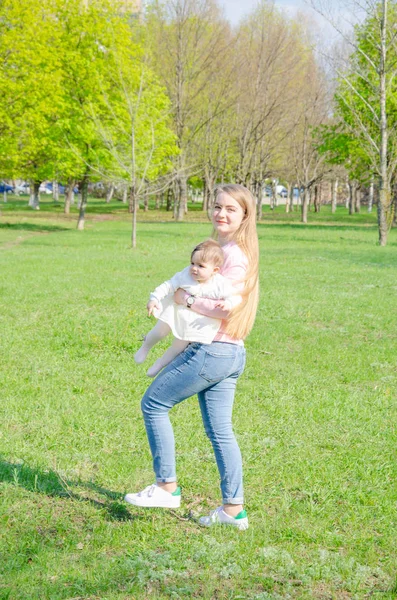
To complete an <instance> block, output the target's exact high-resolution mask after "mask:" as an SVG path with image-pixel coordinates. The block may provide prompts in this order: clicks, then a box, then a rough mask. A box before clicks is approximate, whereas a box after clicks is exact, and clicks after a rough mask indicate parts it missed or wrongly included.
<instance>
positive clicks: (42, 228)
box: [0, 223, 69, 233]
mask: <svg viewBox="0 0 397 600" xmlns="http://www.w3.org/2000/svg"><path fill="white" fill-rule="evenodd" d="M0 229H11V230H16V231H37V232H39V233H40V232H42V233H45V232H50V231H69V229H67V228H66V227H59V225H36V224H35V223H0Z"/></svg>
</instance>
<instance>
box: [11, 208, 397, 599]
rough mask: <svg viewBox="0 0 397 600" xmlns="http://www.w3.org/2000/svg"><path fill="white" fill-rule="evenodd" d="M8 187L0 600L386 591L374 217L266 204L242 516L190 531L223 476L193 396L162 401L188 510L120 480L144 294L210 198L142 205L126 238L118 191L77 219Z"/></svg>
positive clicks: (136, 429) (250, 351)
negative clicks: (184, 208)
mask: <svg viewBox="0 0 397 600" xmlns="http://www.w3.org/2000/svg"><path fill="white" fill-rule="evenodd" d="M19 202H21V201H20V200H15V201H14V202H11V201H10V202H9V203H8V204H7V205H3V204H1V209H2V215H1V217H0V268H1V280H0V303H1V308H0V328H1V332H2V335H1V337H0V356H1V359H0V389H1V400H0V419H1V423H2V427H1V430H0V536H1V537H0V582H1V583H0V598H1V599H6V598H7V599H10V600H25V599H28V600H36V599H37V600H39V599H40V600H41V599H47V598H48V599H51V600H58V599H69V600H71V599H74V600H77V599H84V600H89V599H90V600H94V599H101V600H127V599H128V600H133V599H146V598H150V599H166V598H203V599H211V600H212V599H217V600H218V599H219V600H226V599H228V600H243V599H244V600H248V599H249V600H278V599H284V598H285V599H318V600H328V599H330V600H331V599H342V600H346V599H349V598H352V599H353V598H354V599H356V598H357V599H364V598H372V597H373V598H396V597H397V581H396V566H397V564H396V563H397V560H396V558H397V550H396V544H395V531H396V526H397V517H396V510H397V487H396V479H397V456H396V454H397V452H396V447H397V445H396V442H397V439H396V438H397V436H396V430H397V403H396V400H397V398H396V389H397V385H396V384H397V368H396V362H397V361H396V342H397V326H396V317H395V306H396V291H397V251H396V250H397V233H396V231H392V232H391V234H390V237H389V244H388V246H387V247H386V248H380V247H378V246H377V245H376V240H377V231H376V215H374V214H373V215H367V214H365V213H363V214H361V215H356V216H354V217H349V216H348V215H346V211H345V210H344V209H338V212H337V214H336V215H332V216H331V215H330V213H329V209H328V210H327V209H325V210H323V211H322V213H320V215H313V214H311V215H310V220H311V224H310V225H308V226H302V225H300V224H299V223H298V220H299V216H298V214H297V213H294V214H293V215H292V216H289V215H285V214H284V213H283V212H282V210H281V209H279V210H278V211H277V212H276V214H273V213H272V214H271V213H270V212H269V213H268V212H266V213H265V215H264V217H265V218H264V220H263V222H261V223H260V224H259V225H258V233H259V238H260V248H261V300H260V307H259V311H258V317H257V321H256V325H255V328H254V330H253V332H252V334H251V335H250V337H249V338H248V340H247V342H246V347H247V355H248V361H247V368H246V371H245V373H244V375H243V376H242V378H241V380H240V382H239V385H238V391H237V397H236V404H235V415H234V423H235V431H236V434H237V436H238V439H239V442H240V445H241V449H242V453H243V459H244V465H245V488H246V508H247V511H248V515H249V519H250V528H249V529H248V531H246V532H238V531H235V530H229V529H227V528H211V529H208V530H207V529H204V530H203V529H202V528H200V527H199V526H198V525H197V522H196V521H197V516H198V515H199V514H202V513H206V511H208V510H209V509H212V508H214V507H215V506H217V505H218V504H219V489H218V477H217V470H216V465H215V463H214V458H213V454H212V450H211V448H210V446H209V442H208V440H207V439H206V437H205V434H204V432H203V429H202V425H201V421H200V415H199V410H198V406H197V402H196V399H195V398H192V399H190V400H188V401H187V402H185V403H183V404H182V405H181V406H179V407H177V408H176V409H175V410H174V411H173V414H172V420H173V424H174V427H175V433H176V439H177V460H178V473H179V477H180V479H179V481H180V484H181V486H182V489H183V502H182V507H181V509H180V510H175V511H170V512H166V511H162V510H160V509H147V510H144V509H135V508H133V507H131V506H129V505H125V504H124V503H123V501H122V498H123V495H124V494H125V492H127V491H135V490H138V489H140V488H142V487H144V486H145V485H147V484H149V483H151V482H152V479H153V475H152V471H151V465H150V454H149V450H148V445H147V441H146V435H145V432H144V427H143V422H142V418H141V414H140V407H139V404H140V398H141V396H142V394H143V392H144V390H145V387H146V386H147V384H148V379H147V378H146V376H145V370H146V367H145V366H144V365H141V366H136V365H135V363H134V362H133V353H134V351H135V350H136V349H137V347H138V345H139V340H140V339H141V337H142V336H143V335H144V333H145V332H146V331H147V329H148V327H150V323H151V322H150V321H149V319H148V318H147V317H146V316H145V304H146V301H147V296H148V293H149V291H150V290H151V289H153V288H154V287H155V286H156V285H157V284H158V283H160V282H161V281H163V280H165V279H167V278H169V277H170V275H172V274H173V273H174V272H175V271H177V270H179V269H181V268H183V267H184V266H185V265H186V263H187V261H188V259H189V255H190V250H191V247H192V245H193V244H194V243H196V242H198V241H201V240H202V239H205V238H206V237H207V236H208V235H209V234H210V226H209V224H208V223H207V222H206V217H205V215H203V214H202V213H201V212H199V211H194V214H193V213H192V214H193V216H191V217H189V218H190V219H191V220H190V221H188V222H186V223H180V224H178V223H173V222H164V221H170V219H169V218H168V215H167V214H166V213H165V212H161V213H160V212H156V211H149V213H144V212H143V211H140V213H139V219H140V222H139V224H138V248H137V249H136V250H134V251H132V250H131V249H130V224H129V217H128V215H127V214H126V213H125V210H124V211H121V210H120V206H121V205H120V203H112V204H111V205H109V206H107V205H105V204H104V203H103V201H102V202H99V201H98V202H97V203H96V204H95V202H93V203H92V206H91V208H92V211H91V213H89V214H88V217H89V220H88V222H87V228H86V230H85V231H84V232H77V231H76V230H75V219H76V214H72V215H71V217H68V218H65V217H64V216H63V215H62V209H61V208H54V206H53V204H52V203H51V202H50V201H49V202H48V203H47V204H48V206H46V205H44V203H43V206H42V210H41V211H40V212H39V211H36V212H29V211H27V210H26V208H25V207H23V206H22V205H20V204H18V203H19ZM25 204H26V200H25ZM95 207H96V208H95ZM104 212H106V213H107V214H106V215H105V216H104V215H103V213H104ZM164 215H165V217H164ZM151 220H152V221H153V222H150V221H151ZM193 221H197V222H193ZM165 347H166V343H163V344H162V346H160V347H158V348H156V350H154V351H153V353H152V358H153V359H154V358H155V357H157V356H158V355H159V354H160V353H161V352H162V350H163V349H164V348H165Z"/></svg>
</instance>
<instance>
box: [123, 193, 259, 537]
mask: <svg viewBox="0 0 397 600" xmlns="http://www.w3.org/2000/svg"><path fill="white" fill-rule="evenodd" d="M212 223H213V226H214V232H215V237H217V239H218V241H219V243H220V245H221V246H222V250H223V252H224V255H225V262H224V264H223V267H222V270H221V273H222V275H223V276H224V277H226V278H227V279H229V280H230V281H231V282H232V283H234V284H235V286H236V288H237V289H238V291H239V292H240V294H241V296H242V302H241V304H239V306H237V307H236V308H235V309H234V310H233V311H231V312H230V311H229V312H228V311H226V310H222V309H221V308H216V306H215V305H216V304H217V302H218V301H217V300H210V299H206V298H194V297H193V296H190V295H189V294H188V293H187V292H185V291H184V290H177V291H176V293H175V297H174V299H175V302H177V303H178V304H185V305H186V306H188V307H189V308H190V309H191V310H193V311H195V312H197V313H200V314H204V315H207V316H210V317H214V318H218V319H219V318H220V319H222V320H223V321H222V325H221V328H220V330H219V332H218V334H217V336H216V337H215V340H214V341H213V342H212V343H211V344H200V343H195V342H194V343H191V344H189V346H188V347H187V349H186V350H185V351H184V352H182V353H181V354H180V355H179V356H177V358H175V360H173V361H172V362H171V363H170V364H169V365H168V366H167V367H166V368H165V369H164V370H163V371H162V372H161V373H160V374H159V375H158V376H157V378H156V379H155V380H154V381H153V383H152V384H151V386H150V387H149V388H148V390H147V391H146V393H145V395H144V397H143V399H142V405H141V406H142V412H143V416H144V420H145V426H146V432H147V436H148V440H149V444H150V449H151V452H152V456H153V468H154V472H155V475H156V484H154V485H151V486H148V487H147V488H145V489H144V490H142V491H141V492H139V493H135V494H127V495H126V497H125V500H126V501H127V502H129V503H130V504H134V505H135V506H146V507H163V508H178V507H179V506H180V502H181V490H180V488H179V487H178V484H177V478H176V470H175V446H174V434H173V430H172V426H171V423H170V420H169V416H168V412H169V410H170V409H171V408H172V407H173V406H175V405H176V404H179V402H182V401H183V400H186V399H187V398H189V397H190V396H193V395H194V394H197V395H198V399H199V404H200V409H201V415H202V419H203V423H204V427H205V431H206V433H207V435H208V437H209V439H210V441H211V444H212V446H213V449H214V453H215V458H216V462H217V465H218V469H219V474H220V478H221V492H222V500H223V505H222V506H220V507H219V508H217V509H215V510H214V511H212V512H211V513H210V515H209V516H206V517H201V518H200V524H201V525H205V526H208V527H209V526H211V525H213V524H215V523H220V524H225V525H232V526H234V527H237V528H238V529H247V528H248V517H247V513H246V511H245V510H244V508H243V501H244V499H243V483H242V461H241V453H240V449H239V447H238V444H237V441H236V439H235V437H234V434H233V429H232V409H233V401H234V393H235V388H236V382H237V379H238V377H239V376H240V375H241V373H242V372H243V369H244V364H245V349H244V343H243V340H244V338H245V337H246V336H247V335H248V333H249V332H250V330H251V328H252V325H253V323H254V319H255V313H256V308H257V304H258V237H257V233H256V223H255V200H254V198H253V196H252V194H251V193H250V192H249V191H248V190H247V189H246V188H245V187H243V186H241V185H232V184H230V185H222V186H220V187H218V188H217V190H216V197H215V203H214V208H213V211H212Z"/></svg>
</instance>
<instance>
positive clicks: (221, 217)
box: [212, 192, 244, 240]
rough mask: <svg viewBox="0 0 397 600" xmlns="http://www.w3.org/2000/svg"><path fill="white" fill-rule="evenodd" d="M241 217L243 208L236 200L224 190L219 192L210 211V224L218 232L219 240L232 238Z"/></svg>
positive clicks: (242, 216) (242, 217) (241, 219)
mask: <svg viewBox="0 0 397 600" xmlns="http://www.w3.org/2000/svg"><path fill="white" fill-rule="evenodd" d="M243 219H244V210H243V209H242V207H241V206H240V204H239V203H238V202H237V200H235V199H234V198H232V197H231V196H229V194H225V192H222V193H221V194H219V195H218V197H217V199H216V200H215V204H214V209H213V211H212V224H213V226H214V227H215V229H216V231H217V232H218V235H219V238H220V239H221V240H222V239H224V240H230V239H232V238H233V235H234V234H235V233H236V231H237V230H238V229H239V227H240V225H241V223H242V221H243Z"/></svg>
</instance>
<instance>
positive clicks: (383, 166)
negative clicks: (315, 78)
mask: <svg viewBox="0 0 397 600" xmlns="http://www.w3.org/2000/svg"><path fill="white" fill-rule="evenodd" d="M380 37H381V43H380V46H381V52H380V65H379V89H380V152H379V159H380V177H379V202H378V230H379V244H380V246H386V243H387V234H388V228H389V223H388V221H389V217H390V207H391V194H390V184H389V182H388V177H387V166H388V164H387V113H386V52H387V43H388V42H387V0H383V2H382V17H381V23H380ZM390 225H391V221H390Z"/></svg>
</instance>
